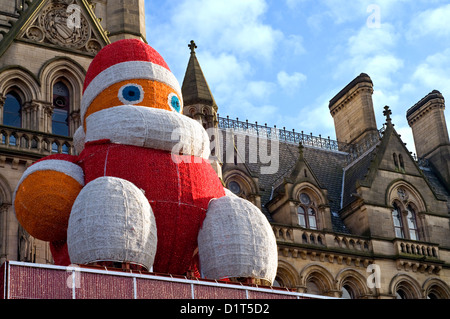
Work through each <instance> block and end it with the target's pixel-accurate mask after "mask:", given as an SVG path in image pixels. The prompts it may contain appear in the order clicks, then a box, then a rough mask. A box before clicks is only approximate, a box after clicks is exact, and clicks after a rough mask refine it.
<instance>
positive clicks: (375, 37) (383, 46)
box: [348, 23, 399, 56]
mask: <svg viewBox="0 0 450 319" xmlns="http://www.w3.org/2000/svg"><path fill="white" fill-rule="evenodd" d="M398 40H399V35H398V34H397V33H396V31H395V28H394V26H393V25H391V24H388V23H383V24H381V25H380V27H379V28H368V27H365V26H364V27H362V28H361V29H360V30H359V32H358V33H357V34H355V35H353V36H351V37H350V38H349V40H348V45H349V53H350V55H352V56H360V55H362V56H367V55H371V54H377V53H383V52H386V51H388V50H389V49H391V48H392V47H394V46H395V45H396V44H397V42H398Z"/></svg>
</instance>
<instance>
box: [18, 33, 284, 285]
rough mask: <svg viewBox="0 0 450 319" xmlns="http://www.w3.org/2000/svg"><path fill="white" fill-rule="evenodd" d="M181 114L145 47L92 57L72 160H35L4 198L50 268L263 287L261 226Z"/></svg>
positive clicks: (269, 274)
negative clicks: (241, 281)
mask: <svg viewBox="0 0 450 319" xmlns="http://www.w3.org/2000/svg"><path fill="white" fill-rule="evenodd" d="M182 109H183V99H182V96H181V90H180V86H179V84H178V81H177V80H176V78H175V76H174V75H173V74H172V72H171V71H170V69H169V67H168V66H167V64H166V62H165V61H164V59H163V58H162V57H161V56H160V55H159V53H158V52H156V51H155V50H154V49H153V48H152V47H150V46H149V45H147V44H145V43H143V42H142V41H139V40H135V39H133V40H130V39H128V40H120V41H117V42H114V43H112V44H110V45H107V46H106V47H104V48H103V49H102V50H101V51H100V52H99V53H98V54H97V55H96V57H95V58H94V59H93V61H92V63H91V65H90V67H89V69H88V71H87V74H86V79H85V83H84V92H83V98H82V102H81V107H80V110H81V119H82V126H81V127H80V128H79V129H78V130H77V132H76V134H75V136H74V143H75V145H76V147H77V149H78V151H79V155H78V156H72V155H50V156H47V157H45V158H43V159H42V160H40V161H38V162H36V163H34V164H33V165H32V166H30V167H29V168H28V169H27V170H26V171H25V173H24V175H23V176H22V178H21V180H20V182H19V184H18V185H17V188H16V191H15V193H14V209H15V213H16V217H17V219H18V221H19V222H20V224H21V225H22V226H23V227H24V229H25V230H27V231H28V232H29V233H30V234H31V235H32V236H34V237H36V238H38V239H41V240H44V241H48V242H50V247H51V250H52V254H53V257H54V260H55V263H57V264H61V265H68V264H70V263H73V264H96V263H97V264H98V263H102V262H119V263H128V264H132V265H139V266H141V267H143V268H145V269H147V270H150V269H153V271H155V272H162V273H170V274H180V275H181V274H186V273H187V272H192V271H195V270H201V272H202V273H203V275H204V276H205V277H208V278H214V279H220V278H225V277H251V278H261V279H265V280H268V281H270V282H272V281H273V279H274V277H275V274H276V268H277V248H276V242H275V237H274V235H273V232H272V230H271V227H270V224H269V223H268V221H267V219H266V218H265V216H264V215H263V214H262V213H261V211H259V210H258V208H256V207H255V206H254V205H253V204H251V203H250V202H248V201H246V200H244V199H241V198H238V197H236V196H234V195H232V194H230V193H229V192H228V191H226V190H225V189H224V188H223V186H222V183H221V181H220V179H219V178H218V176H217V174H216V173H215V171H214V170H213V168H212V166H211V165H210V163H209V160H208V158H209V155H210V150H209V143H210V141H209V138H208V135H207V133H206V131H205V130H204V129H203V127H202V126H201V125H200V124H199V123H198V122H197V121H195V120H192V119H191V118H189V117H187V116H184V115H183V114H182Z"/></svg>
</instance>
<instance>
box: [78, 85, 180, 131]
mask: <svg viewBox="0 0 450 319" xmlns="http://www.w3.org/2000/svg"><path fill="white" fill-rule="evenodd" d="M180 101H181V97H180V96H179V95H178V94H177V93H176V91H175V90H174V89H173V88H172V87H170V86H169V85H167V84H164V83H162V82H159V81H154V80H148V79H133V80H126V81H120V82H117V83H114V84H113V85H111V86H109V87H108V88H107V89H105V90H103V91H102V92H101V93H100V94H99V95H97V97H96V98H95V99H94V100H93V101H92V103H91V104H90V106H89V108H88V109H87V111H86V113H85V115H84V120H83V122H84V123H83V124H84V127H86V118H87V117H88V116H89V115H91V114H93V113H95V112H98V111H100V110H104V109H108V108H112V107H115V106H120V105H136V106H144V107H153V108H157V109H163V110H167V111H173V112H178V113H181V112H182V103H181V102H180Z"/></svg>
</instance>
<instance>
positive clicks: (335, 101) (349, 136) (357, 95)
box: [329, 73, 378, 144]
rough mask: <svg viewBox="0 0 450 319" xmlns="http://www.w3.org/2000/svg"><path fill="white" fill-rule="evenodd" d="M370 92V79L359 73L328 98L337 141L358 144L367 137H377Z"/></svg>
mask: <svg viewBox="0 0 450 319" xmlns="http://www.w3.org/2000/svg"><path fill="white" fill-rule="evenodd" d="M372 94H373V83H372V80H371V79H370V77H369V76H368V75H367V74H365V73H361V74H360V75H359V76H357V77H356V78H355V79H354V80H353V81H351V82H350V83H349V84H348V85H347V86H346V87H345V88H344V89H342V90H341V91H340V92H339V93H338V94H337V95H336V96H335V97H333V98H332V99H331V100H330V104H329V108H330V113H331V115H332V116H333V119H334V127H335V130H336V138H337V140H338V141H339V142H345V143H350V144H358V143H359V142H362V141H363V140H366V139H367V138H374V137H378V128H377V123H376V120H375V113H374V109H373V101H372Z"/></svg>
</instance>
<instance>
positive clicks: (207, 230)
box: [198, 193, 278, 284]
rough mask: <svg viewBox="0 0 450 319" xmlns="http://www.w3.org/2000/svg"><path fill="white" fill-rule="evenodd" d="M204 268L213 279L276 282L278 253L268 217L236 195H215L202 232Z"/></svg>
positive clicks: (201, 242)
mask: <svg viewBox="0 0 450 319" xmlns="http://www.w3.org/2000/svg"><path fill="white" fill-rule="evenodd" d="M198 249H199V258H200V269H201V273H202V274H203V276H204V277H206V278H210V279H223V278H234V279H238V278H242V279H249V278H250V279H260V280H264V281H266V282H265V283H269V284H272V283H273V280H274V279H275V275H276V270H277V264H278V253H277V244H276V239H275V236H274V234H273V231H272V227H271V226H270V224H269V222H268V220H267V218H266V217H265V216H264V214H263V213H262V212H261V211H260V210H259V209H258V208H257V207H256V206H255V205H253V204H252V203H250V202H249V201H247V200H244V199H242V198H239V197H237V196H235V195H231V194H229V193H227V196H224V197H221V198H218V199H214V200H212V201H211V203H210V204H209V207H208V211H207V214H206V218H205V220H204V222H203V226H202V228H201V230H200V233H199V236H198Z"/></svg>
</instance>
